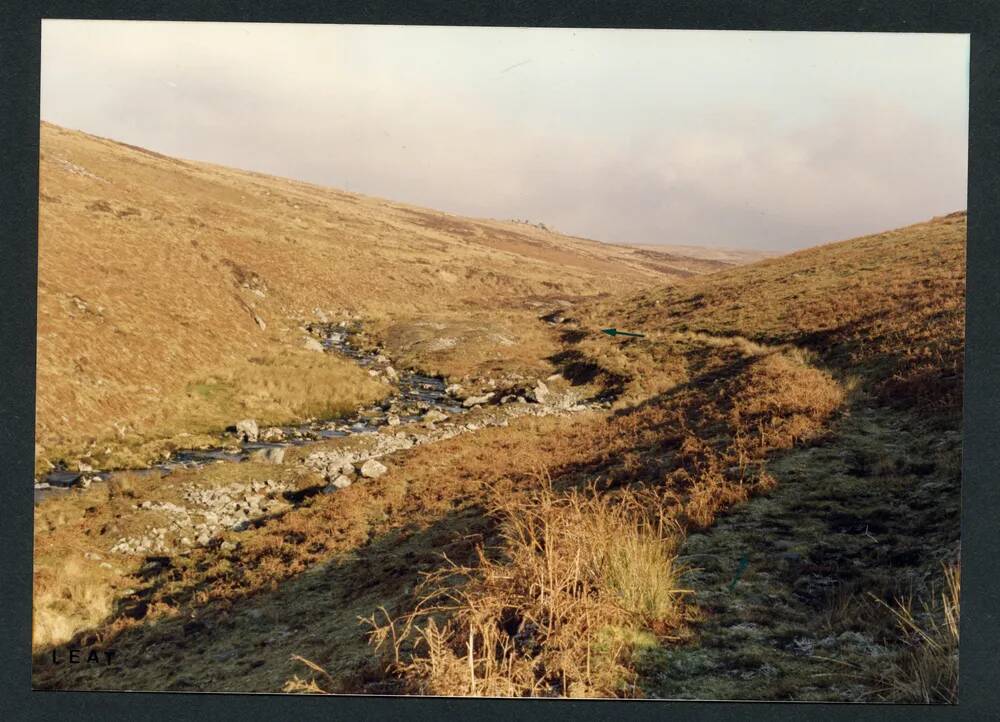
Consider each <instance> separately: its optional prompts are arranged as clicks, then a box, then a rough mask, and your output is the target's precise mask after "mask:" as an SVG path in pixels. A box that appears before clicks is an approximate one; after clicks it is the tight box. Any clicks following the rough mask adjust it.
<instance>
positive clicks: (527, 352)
mask: <svg viewBox="0 0 1000 722" xmlns="http://www.w3.org/2000/svg"><path fill="white" fill-rule="evenodd" d="M40 178H41V181H40V216H39V217H40V221H39V283H38V289H39V290H38V401H37V408H38V411H37V438H38V443H39V444H40V449H39V457H40V458H39V463H38V469H39V470H44V469H45V468H46V467H47V466H48V464H49V463H50V462H59V461H63V462H65V463H67V464H69V465H71V466H74V465H75V464H76V463H77V462H78V461H81V460H82V461H85V463H88V464H91V465H93V466H97V467H101V466H116V465H118V466H120V465H125V466H128V465H130V464H135V463H138V462H141V461H143V460H144V459H147V458H149V457H150V456H151V455H154V454H155V453H158V452H159V451H160V450H161V449H162V445H159V444H158V443H157V442H158V440H162V439H170V438H171V437H175V436H176V435H178V434H180V433H185V434H189V435H190V434H195V435H197V434H199V433H201V432H205V431H209V430H213V429H218V428H221V427H222V426H225V425H226V424H229V423H232V421H233V420H234V417H235V418H238V417H240V416H257V417H259V418H261V419H262V420H268V421H271V422H275V423H277V422H281V421H286V420H291V419H295V418H301V417H304V416H309V415H313V414H323V413H331V412H333V411H337V410H342V409H345V408H349V407H352V406H355V405H357V404H359V403H362V402H365V401H369V400H371V399H373V398H375V397H377V396H378V395H379V394H380V393H381V392H383V391H384V389H380V388H378V387H377V386H373V385H372V384H371V383H369V382H368V381H366V380H365V379H364V378H362V376H361V375H360V374H359V373H358V372H357V370H356V369H352V368H350V367H349V366H345V365H343V364H339V363H338V362H336V361H335V360H332V359H328V358H320V357H318V356H317V355H316V354H313V353H310V352H308V351H305V350H304V349H303V348H302V343H303V342H302V332H301V331H300V330H299V326H300V324H302V323H304V322H306V321H309V320H317V319H318V318H323V317H325V316H326V314H328V313H331V312H333V311H334V310H336V311H337V312H338V313H342V314H343V313H346V314H356V315H359V316H363V317H364V318H365V320H366V321H367V322H369V326H370V327H371V328H372V329H373V330H375V329H376V328H378V327H380V324H381V326H389V325H393V324H403V327H404V328H405V327H406V325H407V324H408V323H409V322H410V321H411V320H412V319H414V318H419V319H420V320H421V321H422V322H427V321H428V320H434V321H436V322H443V323H445V326H442V329H443V330H445V331H447V330H448V327H447V324H448V323H449V322H450V321H451V320H452V319H457V320H458V321H460V322H463V323H468V322H469V321H470V319H471V320H472V322H473V326H474V327H473V328H472V329H471V330H470V329H469V328H466V329H465V330H466V331H468V332H470V333H471V334H472V338H471V339H470V340H469V343H468V344H467V345H468V346H469V347H470V348H471V350H470V351H469V358H466V359H462V358H460V359H459V360H458V361H457V362H456V361H452V362H451V364H450V365H447V368H446V370H451V371H453V372H458V371H461V372H462V373H463V374H465V373H469V372H472V373H476V372H477V371H478V370H479V369H478V368H477V365H485V366H486V367H490V370H492V367H493V366H497V365H500V366H503V365H504V364H506V365H508V366H511V367H516V368H522V369H523V368H525V367H526V368H528V369H529V370H530V369H532V368H534V366H537V365H538V362H537V358H539V357H540V356H544V353H542V354H539V351H540V350H541V351H544V350H545V348H547V344H550V342H549V340H548V339H547V338H545V336H544V334H542V333H541V332H540V331H538V330H537V329H535V328H534V326H532V325H530V324H527V325H526V324H524V323H523V321H524V319H530V320H533V319H534V318H535V316H536V315H537V314H536V309H537V307H538V305H539V304H540V303H541V302H542V301H543V300H545V299H549V298H560V297H562V298H571V299H572V298H579V297H590V296H594V295H599V294H602V293H616V292H621V291H626V290H630V289H631V290H634V289H637V288H640V287H642V286H644V285H648V284H650V283H653V282H657V283H660V282H663V281H664V280H669V279H671V278H677V277H681V276H686V275H690V274H691V273H693V272H704V271H710V270H715V268H716V267H717V265H715V264H713V263H711V262H703V261H699V260H697V259H684V258H677V257H673V256H664V257H663V259H662V262H657V263H651V262H650V258H649V257H647V256H640V255H636V252H635V250H634V249H629V248H627V247H622V246H614V245H608V244H602V243H597V242H593V241H587V240H583V239H577V238H570V237H566V236H561V235H559V234H557V233H552V232H548V231H545V230H542V229H539V228H536V227H534V226H529V225H525V224H518V223H513V222H499V221H488V220H473V219H467V218H462V217H458V216H454V215H450V214H445V213H441V212H437V211H430V210H426V209H421V208H416V207H411V206H406V205H404V204H399V203H394V202H390V201H385V200H381V199H378V198H371V197H365V196H361V195H357V194H352V193H345V192H342V191H338V190H333V189H327V188H320V187H317V186H314V185H310V184H307V183H301V182H296V181H292V180H285V179H281V178H274V177H270V176H265V175H262V174H258V173H251V172H245V171H238V170H233V169H228V168H223V167H219V166H212V165H208V164H204V163H197V162H191V161H185V160H179V159H175V158H169V157H166V156H163V155H160V154H158V153H155V152H151V151H148V150H144V149H141V148H135V147H131V146H128V145H125V144H122V143H116V142H113V141H110V140H106V139H102V138H97V137H94V136H90V135H87V134H84V133H79V132H75V131H71V130H66V129H63V128H60V127H58V126H55V125H52V124H49V123H43V124H42V130H41V157H40ZM653 257H658V256H656V254H653ZM677 262H681V265H680V266H677ZM340 318H343V316H340ZM397 330H398V328H397ZM441 335H446V334H441ZM472 347H474V348H472ZM338 381H339V382H338ZM190 441H191V439H190V438H188V439H187V442H186V443H190Z"/></svg>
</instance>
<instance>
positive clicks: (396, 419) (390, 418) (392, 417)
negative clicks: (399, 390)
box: [385, 414, 402, 426]
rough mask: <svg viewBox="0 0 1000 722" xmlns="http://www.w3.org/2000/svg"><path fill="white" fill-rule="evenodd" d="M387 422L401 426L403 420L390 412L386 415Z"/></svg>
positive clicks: (390, 424)
mask: <svg viewBox="0 0 1000 722" xmlns="http://www.w3.org/2000/svg"><path fill="white" fill-rule="evenodd" d="M385 423H386V424H387V425H389V426H399V425H400V423H402V422H401V421H400V420H399V417H398V416H396V414H389V415H387V416H386V417H385Z"/></svg>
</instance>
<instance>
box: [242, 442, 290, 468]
mask: <svg viewBox="0 0 1000 722" xmlns="http://www.w3.org/2000/svg"><path fill="white" fill-rule="evenodd" d="M250 458H251V460H253V461H256V462H257V463H259V464H282V463H284V461H285V447H284V446H270V447H267V448H265V449H257V450H256V451H254V452H253V453H252V454H250Z"/></svg>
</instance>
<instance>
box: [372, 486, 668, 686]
mask: <svg viewBox="0 0 1000 722" xmlns="http://www.w3.org/2000/svg"><path fill="white" fill-rule="evenodd" d="M663 503H664V500H663V499H662V498H658V497H655V495H651V494H649V493H645V494H642V493H637V492H624V493H622V494H619V495H616V496H610V495H601V494H598V493H596V491H595V490H594V489H590V490H589V491H587V492H579V491H576V490H573V491H570V492H568V493H566V494H557V493H555V492H554V491H553V490H552V488H551V486H550V485H548V484H547V485H545V486H544V487H543V488H542V490H541V491H539V492H538V493H535V494H531V495H528V496H526V497H517V496H511V495H504V494H502V493H501V495H500V498H499V500H498V501H497V502H496V503H495V506H494V509H493V513H494V514H496V515H498V516H499V517H500V518H501V520H502V521H501V537H502V546H501V549H500V550H499V557H498V558H492V557H490V556H487V554H486V552H485V551H484V550H483V549H480V550H479V560H478V561H479V563H478V565H477V566H476V567H475V568H472V567H465V566H458V565H450V566H447V567H445V568H444V569H442V570H440V571H438V572H435V573H433V574H430V575H429V576H428V577H427V578H426V579H425V581H424V583H423V585H422V589H423V591H424V596H423V598H422V601H421V603H420V604H419V605H418V607H417V608H416V609H415V610H414V611H413V612H411V613H409V614H407V615H405V616H404V617H402V618H400V619H395V620H392V619H390V620H387V621H386V623H384V624H379V623H377V622H376V619H375V617H374V616H373V617H372V618H371V620H369V621H370V623H371V624H372V626H373V632H372V635H371V638H372V641H373V643H374V644H375V645H376V646H378V647H383V648H387V650H388V653H389V654H390V655H391V658H392V662H391V666H392V668H393V671H394V672H395V673H397V674H399V675H401V676H402V677H403V678H404V679H405V680H406V682H407V684H409V685H410V686H411V687H412V689H413V691H414V692H417V693H420V694H438V695H450V694H470V695H502V696H551V695H567V696H608V695H618V696H631V695H632V694H634V689H633V688H632V687H631V685H630V684H629V682H630V679H631V672H630V670H629V668H628V666H627V660H628V658H629V657H630V655H631V653H632V651H633V648H634V647H635V646H636V645H637V644H641V643H642V642H643V641H646V640H645V638H644V637H643V634H642V633H643V632H646V633H647V634H646V636H647V637H648V632H649V630H656V631H658V632H660V633H665V632H666V631H667V630H669V629H671V628H673V627H675V626H676V625H677V624H678V623H679V621H680V618H681V606H680V600H681V597H682V595H683V593H684V590H682V589H680V585H679V583H678V574H679V570H678V569H677V568H676V567H675V565H674V562H673V549H674V544H675V536H674V532H675V531H676V528H675V527H674V526H673V525H672V524H671V523H670V522H668V521H667V520H666V518H665V517H664V516H663V515H662V514H656V513H655V512H654V511H652V510H653V509H659V508H661V507H662V505H663ZM442 620H443V621H442Z"/></svg>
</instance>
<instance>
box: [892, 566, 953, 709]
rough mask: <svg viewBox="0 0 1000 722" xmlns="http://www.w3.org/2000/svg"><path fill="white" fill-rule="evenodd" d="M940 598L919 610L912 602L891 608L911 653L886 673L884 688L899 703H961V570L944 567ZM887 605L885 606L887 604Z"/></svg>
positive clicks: (899, 601) (903, 601)
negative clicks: (959, 686) (959, 654)
mask: <svg viewBox="0 0 1000 722" xmlns="http://www.w3.org/2000/svg"><path fill="white" fill-rule="evenodd" d="M943 587H944V588H943V590H941V591H940V594H939V596H938V597H937V598H936V599H932V600H931V601H930V602H926V601H925V602H924V603H923V604H922V605H921V608H919V609H915V608H914V602H913V600H912V599H905V598H904V599H898V600H896V603H895V605H893V606H888V605H886V606H888V608H889V610H890V611H891V612H892V615H893V617H894V618H895V620H896V623H897V625H898V628H899V633H900V636H901V638H902V641H903V643H904V644H905V645H906V651H905V652H904V653H903V654H902V655H901V656H900V657H899V658H897V659H896V660H895V661H894V662H893V663H892V664H890V665H888V666H887V667H885V668H883V669H882V670H881V675H880V678H879V681H880V683H881V684H882V685H883V686H884V688H885V690H886V696H887V697H888V698H889V699H891V700H893V701H895V702H909V703H913V702H917V703H923V704H939V703H942V702H945V703H950V704H955V703H957V702H958V642H959V618H960V609H961V600H960V597H961V568H960V567H959V565H958V563H957V562H956V563H954V564H950V565H947V566H945V567H944V584H943ZM879 602H880V603H881V604H883V605H884V604H885V603H884V602H881V600H879Z"/></svg>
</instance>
